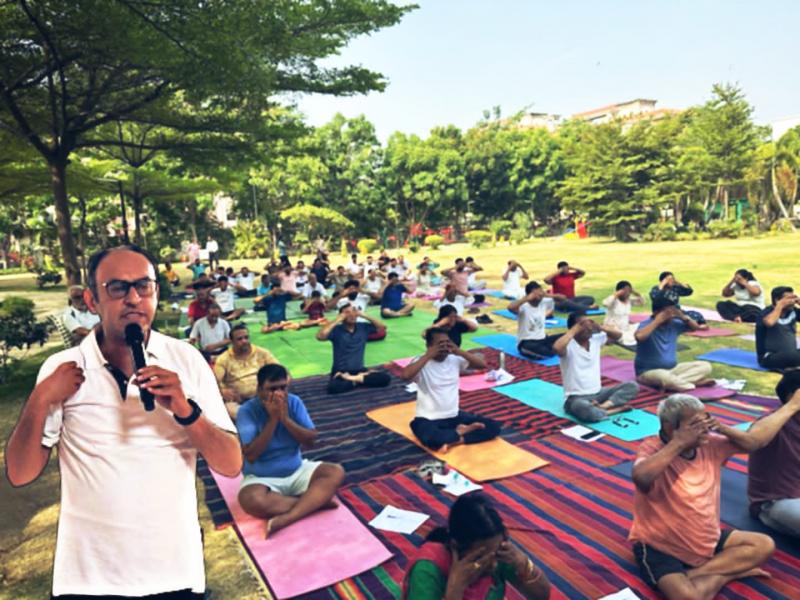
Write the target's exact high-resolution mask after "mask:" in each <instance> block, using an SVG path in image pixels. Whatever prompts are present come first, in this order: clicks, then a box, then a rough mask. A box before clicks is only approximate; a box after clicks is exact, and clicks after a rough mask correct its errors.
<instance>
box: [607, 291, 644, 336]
mask: <svg viewBox="0 0 800 600" xmlns="http://www.w3.org/2000/svg"><path fill="white" fill-rule="evenodd" d="M642 305H644V298H642V295H641V294H640V293H639V292H637V291H635V290H634V289H633V285H631V283H630V282H629V281H620V282H618V283H617V287H616V290H615V291H614V293H613V294H611V295H610V296H609V297H608V298H606V299H605V300H603V306H605V308H606V316H605V320H604V321H603V325H605V326H606V327H611V328H612V329H616V330H617V331H619V332H620V333H621V334H622V337H621V338H620V339H619V343H620V344H622V345H623V346H628V347H633V346H635V345H636V330H637V329H638V328H639V324H638V323H631V308H632V307H633V306H642Z"/></svg>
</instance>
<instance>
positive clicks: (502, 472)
mask: <svg viewBox="0 0 800 600" xmlns="http://www.w3.org/2000/svg"><path fill="white" fill-rule="evenodd" d="M415 404H416V403H415V402H403V403H402V404H393V405H391V406H386V407H384V408H378V409H376V410H371V411H369V412H368V413H367V416H368V417H369V418H370V419H372V420H373V421H375V422H377V423H379V424H381V425H383V426H384V427H386V428H387V429H390V430H391V431H394V432H395V433H399V434H400V435H402V436H403V437H404V438H406V439H409V440H411V441H412V442H414V443H415V444H417V445H418V446H421V447H423V448H424V446H422V444H420V443H419V440H417V438H416V437H415V436H414V433H413V432H412V431H411V426H410V423H411V421H412V419H413V418H414V405H415ZM425 450H427V451H428V452H430V453H431V454H433V455H434V456H435V457H436V458H438V459H439V460H442V461H444V462H446V463H447V464H448V465H449V466H450V467H452V468H453V469H455V470H457V471H459V472H460V473H461V474H462V475H464V476H465V477H467V478H469V479H472V480H474V481H491V480H493V479H503V478H504V477H512V476H514V475H519V474H520V473H527V472H528V471H533V470H534V469H538V468H539V467H543V466H545V465H546V464H548V463H547V461H546V460H544V459H542V458H540V457H538V456H536V455H535V454H532V453H530V452H527V451H525V450H523V449H522V448H518V447H516V446H514V445H513V444H509V443H508V442H507V441H505V440H504V439H501V438H496V439H494V440H492V441H490V442H482V443H480V444H460V445H458V446H454V447H452V448H450V450H449V451H448V452H446V453H442V452H434V451H433V450H431V449H430V448H425Z"/></svg>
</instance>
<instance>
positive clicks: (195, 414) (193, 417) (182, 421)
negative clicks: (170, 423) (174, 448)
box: [172, 398, 203, 427]
mask: <svg viewBox="0 0 800 600" xmlns="http://www.w3.org/2000/svg"><path fill="white" fill-rule="evenodd" d="M186 401H187V402H188V403H189V406H191V407H192V412H191V413H189V416H188V417H179V416H178V415H176V414H173V415H172V417H173V418H174V419H175V420H176V421H177V422H178V424H179V425H183V426H184V427H186V426H188V425H191V424H192V423H194V422H195V421H197V419H199V418H200V415H201V414H202V413H203V409H202V408H200V407H199V406H198V405H197V402H195V401H194V400H192V399H191V398H187V399H186Z"/></svg>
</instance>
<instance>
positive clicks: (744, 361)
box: [697, 348, 767, 371]
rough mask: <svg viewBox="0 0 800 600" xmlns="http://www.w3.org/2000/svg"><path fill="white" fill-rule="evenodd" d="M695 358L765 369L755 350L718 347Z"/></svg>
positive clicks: (733, 365)
mask: <svg viewBox="0 0 800 600" xmlns="http://www.w3.org/2000/svg"><path fill="white" fill-rule="evenodd" d="M697 358H699V359H700V360H709V361H711V362H718V363H722V364H723V365H730V366H732V367H740V368H742V369H752V370H753V371H766V370H767V369H765V368H764V367H762V366H760V365H759V364H758V359H757V358H756V353H755V352H752V351H750V350H742V349H741V348H718V349H716V350H712V351H711V352H706V353H705V354H700V355H699V356H698V357H697Z"/></svg>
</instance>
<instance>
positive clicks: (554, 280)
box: [544, 260, 595, 312]
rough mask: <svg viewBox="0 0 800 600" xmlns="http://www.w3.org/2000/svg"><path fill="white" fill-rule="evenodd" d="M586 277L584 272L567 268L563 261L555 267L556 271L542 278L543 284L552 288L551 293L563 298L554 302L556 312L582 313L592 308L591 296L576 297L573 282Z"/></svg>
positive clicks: (575, 268) (565, 262) (567, 264)
mask: <svg viewBox="0 0 800 600" xmlns="http://www.w3.org/2000/svg"><path fill="white" fill-rule="evenodd" d="M585 276H586V271H584V270H583V269H579V268H577V267H571V266H569V263H568V262H567V261H565V260H562V261H561V262H559V263H558V265H556V271H555V272H553V273H551V274H550V275H548V276H547V277H545V278H544V282H545V283H546V284H548V285H549V286H550V287H552V288H553V293H554V294H558V295H561V296H564V299H563V300H557V301H556V310H560V311H561V312H583V311H585V310H586V309H588V308H594V307H595V304H594V298H593V297H592V296H576V295H575V281H576V280H578V279H581V278H582V277H585Z"/></svg>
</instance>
